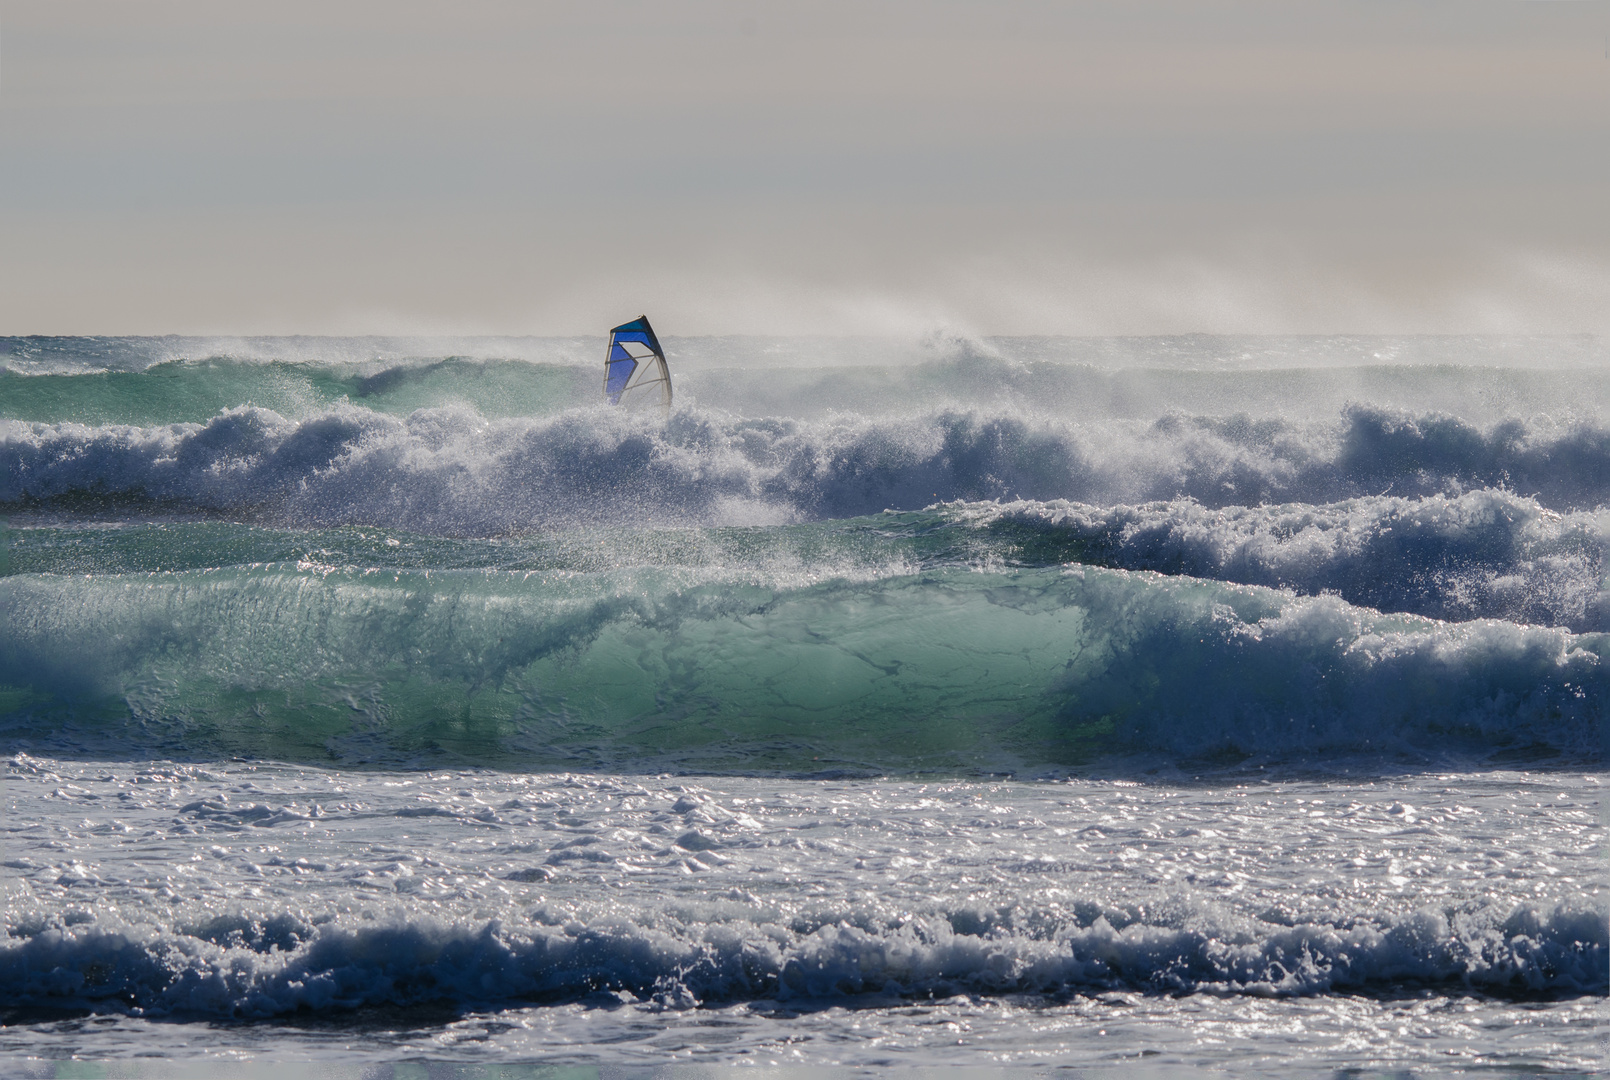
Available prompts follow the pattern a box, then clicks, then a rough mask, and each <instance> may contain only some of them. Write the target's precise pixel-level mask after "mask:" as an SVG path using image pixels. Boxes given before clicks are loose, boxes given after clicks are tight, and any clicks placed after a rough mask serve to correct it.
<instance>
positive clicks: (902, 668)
mask: <svg viewBox="0 0 1610 1080" xmlns="http://www.w3.org/2000/svg"><path fill="white" fill-rule="evenodd" d="M0 604H3V605H4V607H5V609H6V611H7V612H8V622H9V631H8V635H7V640H6V643H5V648H4V652H0V684H6V685H7V686H8V687H9V689H8V690H7V712H8V719H7V721H6V729H7V730H6V734H7V738H8V741H9V742H10V743H11V744H13V745H27V746H35V747H40V748H45V750H46V752H60V750H61V749H70V747H71V746H72V745H73V740H77V745H79V746H87V745H100V746H102V748H103V749H107V748H110V747H114V746H124V747H126V746H129V745H135V746H140V747H143V748H144V750H145V752H155V753H164V754H185V755H195V754H198V753H199V754H204V755H219V754H222V755H231V754H237V753H247V754H254V755H259V756H264V757H268V758H277V759H280V760H331V759H334V760H337V761H343V762H349V763H359V762H365V761H368V762H406V761H424V762H429V761H432V760H448V761H453V760H459V761H464V760H467V761H475V762H480V763H484V764H490V765H494V766H498V767H508V768H531V767H537V766H555V765H557V766H560V767H566V768H573V767H588V768H604V769H628V770H642V769H645V768H647V769H649V770H650V771H655V770H660V769H678V770H686V769H695V770H708V771H717V772H749V773H754V772H760V773H765V772H784V773H816V772H823V771H840V772H843V771H846V770H848V771H851V772H858V773H864V772H883V771H893V772H897V773H913V772H951V773H955V772H961V773H977V772H1000V771H1018V770H1025V769H1026V770H1030V771H1036V770H1043V769H1047V768H1054V767H1059V766H1068V765H1079V764H1082V763H1086V762H1090V761H1092V760H1097V759H1103V758H1110V757H1112V756H1114V755H1140V756H1141V757H1142V758H1144V759H1147V760H1151V761H1154V762H1155V761H1156V760H1158V759H1159V758H1161V759H1163V760H1165V761H1174V762H1178V761H1181V760H1198V761H1208V762H1216V763H1218V764H1220V765H1225V764H1234V763H1238V762H1243V761H1246V760H1247V759H1252V761H1254V762H1258V761H1275V762H1278V761H1281V760H1290V759H1298V760H1304V759H1306V760H1310V761H1320V760H1328V759H1335V758H1338V757H1340V758H1345V757H1347V756H1348V755H1358V754H1365V755H1376V756H1381V755H1385V756H1387V757H1389V758H1391V757H1397V758H1399V759H1401V760H1403V761H1405V762H1424V761H1427V760H1439V759H1444V758H1447V757H1448V756H1449V755H1453V756H1455V757H1458V756H1460V755H1464V756H1466V757H1472V756H1473V757H1475V758H1486V757H1491V756H1493V755H1498V756H1499V757H1500V758H1502V759H1503V760H1511V761H1522V760H1524V761H1547V760H1549V759H1550V758H1554V757H1561V756H1562V755H1563V759H1562V760H1566V761H1591V760H1598V759H1599V757H1600V756H1601V755H1602V752H1603V747H1604V745H1605V735H1606V731H1607V730H1610V662H1607V661H1610V636H1607V635H1604V634H1585V635H1575V634H1572V633H1570V632H1568V631H1564V630H1559V629H1550V628H1544V627H1527V626H1518V625H1515V624H1512V623H1504V622H1497V621H1485V620H1477V621H1471V622H1466V623H1460V624H1446V623H1439V622H1435V621H1431V620H1426V619H1422V618H1417V617H1413V616H1404V615H1396V616H1394V615H1383V614H1380V613H1378V612H1375V611H1372V610H1370V609H1367V608H1358V607H1352V606H1350V605H1348V604H1346V603H1345V602H1343V601H1342V600H1340V599H1337V598H1335V597H1329V596H1321V597H1314V598H1301V597H1297V596H1294V595H1292V594H1291V593H1288V592H1279V591H1274V590H1270V589H1266V588H1258V587H1251V586H1239V585H1231V584H1224V583H1218V582H1211V581H1203V580H1199V579H1191V578H1167V577H1162V576H1159V575H1156V574H1151V573H1132V572H1127V571H1119V570H1105V569H1098V568H1085V567H1076V568H1048V569H1035V570H1016V571H994V572H987V571H979V570H968V569H962V568H951V569H933V570H926V571H920V572H917V573H904V574H898V573H897V574H891V575H886V576H876V575H874V576H871V577H869V578H843V577H835V578H832V579H829V580H825V581H819V582H816V583H814V584H812V583H806V582H795V583H792V584H783V583H780V582H778V581H776V580H773V581H770V582H768V581H766V580H765V579H764V578H763V577H761V576H759V575H757V574H756V573H753V572H750V573H746V574H744V575H742V576H740V577H737V578H735V577H734V576H733V575H732V574H731V573H729V572H727V571H724V570H721V569H719V568H717V569H711V568H705V569H702V570H700V569H691V568H683V569H677V568H670V569H667V568H657V567H635V568H629V569H624V570H619V571H613V572H599V573H579V574H578V573H574V572H568V571H554V572H546V573H537V572H519V573H514V572H487V571H478V572H471V571H461V572H455V573H443V572H439V571H437V572H427V571H401V570H397V571H387V572H373V571H338V570H333V569H330V568H320V567H305V568H301V569H298V568H294V567H285V566H272V565H271V566H263V567H257V568H240V569H224V570H211V571H208V570H203V571H186V572H180V573H158V574H147V575H113V576H109V577H104V578H96V577H88V578H85V577H66V576H62V577H56V576H48V575H13V576H11V577H7V578H0ZM62 739H67V740H68V743H66V744H62V743H61V742H60V740H62ZM51 747H57V749H55V750H51V749H50V748H51ZM1517 755H1518V756H1517Z"/></svg>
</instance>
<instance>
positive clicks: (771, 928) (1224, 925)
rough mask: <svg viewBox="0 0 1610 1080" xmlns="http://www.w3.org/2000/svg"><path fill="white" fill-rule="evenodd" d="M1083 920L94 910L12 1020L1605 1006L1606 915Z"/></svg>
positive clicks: (15, 963) (9, 977)
mask: <svg viewBox="0 0 1610 1080" xmlns="http://www.w3.org/2000/svg"><path fill="white" fill-rule="evenodd" d="M710 906H711V907H712V908H714V907H716V906H717V905H710ZM1084 906H1086V907H1089V908H1090V909H1091V911H1090V912H1089V913H1088V914H1087V915H1086V917H1084V918H1080V917H1078V916H1073V917H1070V916H1068V915H1062V916H1060V917H1058V916H1057V915H1055V914H1054V913H1044V912H1041V913H1033V912H1020V913H1017V915H1018V916H1021V917H1020V918H1013V917H1012V915H1011V913H997V912H990V913H987V917H981V915H980V913H978V912H975V911H971V910H967V909H958V910H956V911H953V912H946V911H943V910H940V911H934V912H930V913H926V914H922V913H918V914H914V915H907V916H904V917H901V918H899V919H893V920H890V919H883V918H877V917H871V916H868V917H861V918H857V919H855V920H854V921H850V920H841V921H837V922H833V923H830V924H826V925H813V924H812V923H811V921H810V920H808V919H804V918H798V917H796V918H794V919H787V918H779V917H778V916H777V914H776V913H767V912H765V911H763V910H761V911H756V910H753V909H751V910H745V909H743V907H742V906H741V905H737V904H728V905H725V910H723V911H720V912H709V913H707V914H708V915H709V916H710V917H709V918H708V920H707V921H706V920H700V919H698V918H697V917H696V913H692V912H683V913H681V917H678V916H677V915H673V914H671V913H669V912H647V911H645V912H629V911H628V912H621V913H617V914H615V915H613V916H605V917H598V918H595V919H592V920H589V921H583V920H580V919H577V918H575V917H571V918H568V919H563V920H559V919H553V918H552V917H551V916H549V915H548V913H547V912H546V910H545V909H543V908H541V907H539V908H538V909H536V910H535V911H533V912H532V913H531V915H530V916H529V917H524V918H522V917H520V916H518V915H515V914H514V913H512V912H511V913H510V916H509V917H506V918H503V919H494V920H491V921H486V922H481V923H452V922H439V921H436V920H433V919H430V918H429V917H412V918H403V919H400V920H399V919H398V918H397V917H396V916H393V917H392V918H390V919H379V920H371V921H365V920H361V919H356V918H351V917H347V918H340V917H337V918H329V917H324V918H320V919H317V920H312V921H310V920H307V919H305V918H304V917H298V916H294V915H287V914H283V913H282V914H269V915H251V914H241V915H235V916H214V917H213V918H210V919H207V920H203V921H200V922H199V923H198V924H197V925H190V926H177V925H176V926H167V927H163V926H157V925H152V924H149V923H135V924H128V923H123V922H121V920H120V919H118V918H117V917H116V916H115V914H113V913H102V914H101V915H100V916H98V917H97V916H94V915H88V914H87V913H80V914H79V915H78V916H77V917H76V918H74V919H72V920H64V919H63V918H61V917H60V916H56V917H52V918H48V919H41V920H39V921H38V922H37V923H35V924H33V925H28V924H26V923H19V924H17V925H13V926H12V927H11V928H10V935H11V936H10V941H9V942H7V943H5V944H0V988H3V989H0V1006H4V1007H9V1008H16V1007H22V1006H28V1007H34V1008H39V1007H55V1008H87V1009H93V1010H112V1011H116V1012H127V1013H135V1014H140V1015H148V1016H160V1015H186V1014H203V1015H211V1016H222V1017H273V1016H283V1015H287V1014H292V1013H296V1012H303V1011H308V1010H316V1011H317V1010H327V1009H353V1008H360V1007H364V1006H375V1005H413V1004H421V1003H427V1002H448V1003H453V1004H456V1005H461V1006H474V1005H477V1004H491V1003H498V1004H507V1003H510V1002H522V1001H530V1002H552V1001H556V1000H589V999H591V1000H594V1001H597V1000H598V999H599V998H600V997H605V996H606V995H607V997H606V1000H608V1001H609V1003H610V1004H614V1005H619V1004H621V1003H623V1002H636V1003H640V1004H641V1005H644V1006H649V1007H659V1008H665V1007H670V1008H690V1007H694V1006H697V1005H699V1004H701V1003H711V1004H716V1003H726V1002H739V1001H756V1000H779V1001H838V1000H844V999H846V998H850V997H853V996H855V995H866V994H872V995H877V996H880V997H883V998H889V997H899V996H912V995H930V994H945V995H948V994H955V993H984V994H1009V993H1016V994H1024V993H1031V994H1041V995H1044V994H1059V993H1068V992H1075V993H1077V992H1092V991H1111V990H1139V991H1147V992H1164V993H1181V992H1198V991H1210V992H1216V993H1240V994H1254V995H1262V996H1268V995H1291V996H1296V995H1311V994H1323V993H1330V992H1335V991H1349V990H1351V991H1368V990H1370V989H1372V988H1380V989H1387V988H1392V987H1401V986H1403V985H1405V984H1408V985H1416V984H1418V985H1428V984H1429V985H1439V986H1447V985H1450V984H1451V985H1454V986H1458V987H1462V988H1467V989H1470V990H1477V991H1483V992H1489V993H1522V994H1538V993H1545V994H1592V993H1601V994H1602V993H1604V992H1605V989H1606V976H1605V971H1606V962H1607V956H1610V943H1607V941H1606V929H1605V927H1606V912H1605V910H1604V909H1603V908H1602V907H1599V908H1595V907H1591V906H1573V905H1570V904H1560V905H1557V906H1553V907H1544V906H1539V905H1534V904H1525V903H1523V904H1520V905H1516V906H1507V905H1503V906H1501V905H1498V904H1494V903H1491V902H1485V901H1475V902H1471V903H1467V904H1464V905H1450V906H1447V907H1427V908H1425V909H1423V910H1421V911H1418V912H1413V913H1409V914H1406V915H1402V916H1380V915H1376V916H1371V917H1360V918H1358V919H1355V920H1353V921H1351V922H1345V923H1340V924H1337V925H1330V924H1301V925H1295V926H1286V925H1279V924H1271V923H1265V922H1262V921H1260V920H1258V919H1255V918H1248V917H1245V916H1240V917H1237V916H1230V915H1225V914H1222V913H1220V912H1218V911H1216V910H1215V909H1213V908H1211V907H1192V906H1191V905H1185V906H1184V908H1183V909H1182V910H1181V911H1180V912H1179V913H1178V914H1179V917H1178V918H1177V919H1163V920H1161V921H1148V920H1146V919H1143V918H1134V917H1133V916H1132V915H1131V914H1130V913H1128V912H1125V911H1123V910H1121V909H1115V908H1103V907H1098V906H1097V905H1084ZM981 923H984V924H992V925H989V926H988V928H987V929H984V928H981V926H980V924H981Z"/></svg>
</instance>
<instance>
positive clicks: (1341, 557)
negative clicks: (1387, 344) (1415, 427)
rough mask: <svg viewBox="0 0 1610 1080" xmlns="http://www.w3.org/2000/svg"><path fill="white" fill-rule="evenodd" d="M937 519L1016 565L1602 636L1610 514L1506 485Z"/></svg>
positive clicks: (963, 511) (1024, 507)
mask: <svg viewBox="0 0 1610 1080" xmlns="http://www.w3.org/2000/svg"><path fill="white" fill-rule="evenodd" d="M944 513H945V514H946V515H947V516H953V517H954V518H955V519H957V520H959V521H961V522H965V523H966V524H967V525H968V526H969V527H971V528H974V529H976V530H978V531H979V532H980V533H982V534H983V535H984V536H986V537H988V538H989V539H991V540H997V541H1001V542H1003V543H1004V544H1010V545H1011V546H1010V547H1009V548H1007V549H1006V550H1004V551H1001V552H1000V554H1003V555H1005V557H1007V558H1009V559H1011V560H1013V561H1017V562H1024V563H1030V564H1033V563H1047V562H1082V563H1090V564H1093V565H1101V566H1113V567H1119V568H1122V569H1127V570H1156V571H1161V572H1163V573H1168V574H1186V575H1190V576H1193V577H1205V578H1214V579H1217V580H1221V581H1235V582H1240V583H1243V584H1248V585H1269V586H1273V587H1276V588H1289V589H1294V590H1296V591H1298V592H1301V593H1305V594H1307V595H1310V596H1313V595H1319V594H1321V593H1326V592H1333V593H1336V594H1337V595H1339V596H1341V597H1342V598H1343V599H1345V600H1346V601H1347V602H1348V603H1350V604H1355V605H1359V606H1362V607H1371V608H1376V609H1377V610H1381V611H1403V612H1412V613H1414V614H1417V615H1426V616H1430V617H1432V618H1440V619H1450V620H1456V621H1457V620H1466V619H1477V618H1488V619H1504V620H1507V621H1510V622H1524V623H1542V624H1544V625H1549V626H1564V627H1569V628H1571V629H1573V630H1577V631H1589V630H1610V581H1607V579H1606V569H1607V562H1606V554H1607V550H1610V515H1606V514H1605V513H1604V512H1603V511H1591V512H1578V513H1568V514H1559V513H1556V512H1554V511H1551V510H1548V509H1546V508H1544V507H1542V506H1540V505H1538V503H1537V501H1536V500H1534V499H1528V498H1523V497H1521V496H1519V495H1515V494H1513V493H1512V492H1507V491H1497V490H1491V489H1487V490H1481V491H1473V492H1467V493H1465V494H1463V495H1458V496H1453V497H1448V496H1441V495H1434V496H1430V497H1428V498H1423V499H1407V498H1398V497H1366V498H1359V499H1348V500H1344V501H1342V502H1337V503H1328V504H1322V505H1313V504H1306V503H1298V504H1285V505H1276V506H1254V507H1245V506H1238V507H1227V508H1226V507H1219V508H1214V507H1207V506H1203V505H1202V504H1201V503H1198V502H1195V501H1194V500H1189V499H1175V500H1171V501H1169V502H1158V503H1146V504H1142V505H1139V506H1116V507H1096V506H1088V505H1084V504H1079V503H1070V502H1066V501H1060V502H1052V503H1038V502H1023V501H1018V502H1009V503H976V504H956V505H953V506H950V507H946V508H945V510H944ZM980 550H981V552H994V551H996V550H998V549H995V548H993V547H989V546H986V545H980Z"/></svg>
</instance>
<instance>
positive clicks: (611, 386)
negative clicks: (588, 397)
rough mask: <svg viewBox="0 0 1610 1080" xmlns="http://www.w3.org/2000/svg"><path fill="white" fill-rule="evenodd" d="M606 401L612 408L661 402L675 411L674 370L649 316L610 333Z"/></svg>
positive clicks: (661, 404)
mask: <svg viewBox="0 0 1610 1080" xmlns="http://www.w3.org/2000/svg"><path fill="white" fill-rule="evenodd" d="M604 399H605V400H606V401H608V402H609V403H610V404H611V405H648V404H653V403H654V402H656V401H657V402H659V404H660V407H661V408H663V409H664V410H665V411H666V412H670V410H671V369H670V368H668V367H666V366H665V350H664V349H662V348H660V339H659V338H657V337H655V336H654V328H653V327H652V326H650V325H649V324H648V316H647V315H639V316H638V317H637V318H635V319H633V320H632V321H631V322H629V323H621V324H620V325H619V326H617V327H615V329H613V330H611V331H610V332H609V353H608V355H607V356H606V357H605V358H604Z"/></svg>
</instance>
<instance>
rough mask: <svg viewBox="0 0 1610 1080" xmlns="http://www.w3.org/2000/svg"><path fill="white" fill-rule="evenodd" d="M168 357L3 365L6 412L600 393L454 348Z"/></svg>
mask: <svg viewBox="0 0 1610 1080" xmlns="http://www.w3.org/2000/svg"><path fill="white" fill-rule="evenodd" d="M371 367H374V368H376V370H369V369H368V368H358V367H353V366H346V367H323V366H315V365H311V364H296V363H239V362H234V361H229V360H217V361H201V362H196V361H171V362H168V363H162V364H157V365H155V366H153V367H150V368H147V369H145V370H143V371H97V372H89V373H79V374H71V375H68V374H43V375H20V374H17V373H15V372H13V371H10V370H0V419H4V420H22V421H27V422H31V423H45V424H59V423H77V424H132V425H137V426H155V425H162V424H177V423H188V424H201V423H206V422H207V421H208V420H209V419H211V418H212V417H214V416H217V415H218V414H219V413H220V412H222V411H224V410H225V409H231V408H237V407H240V406H242V405H249V406H255V407H257V408H262V409H271V410H273V411H274V412H277V413H279V414H280V415H281V416H285V417H290V418H302V417H307V416H313V415H316V414H318V413H320V412H322V411H326V410H329V409H331V408H334V407H337V406H339V405H343V404H351V405H360V406H362V407H364V408H367V409H371V410H373V411H375V412H381V413H390V414H392V415H398V416H403V415H407V414H408V413H410V412H413V411H414V410H415V409H422V408H436V407H443V406H455V405H456V406H461V407H465V408H470V409H474V410H475V411H476V412H478V413H480V414H481V415H482V416H486V417H493V418H499V417H510V416H546V415H549V414H552V413H556V412H559V411H561V410H563V409H567V408H572V407H575V406H577V405H581V404H590V403H591V402H592V400H593V398H594V397H596V396H597V392H598V385H597V384H598V382H599V379H598V378H597V376H596V372H594V371H593V370H592V369H591V368H580V367H573V366H568V365H560V364H542V363H527V362H523V361H516V360H509V361H486V360H474V359H461V358H454V357H449V358H447V359H441V360H421V361H417V362H410V363H400V364H396V365H392V366H389V367H380V366H378V365H371Z"/></svg>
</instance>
